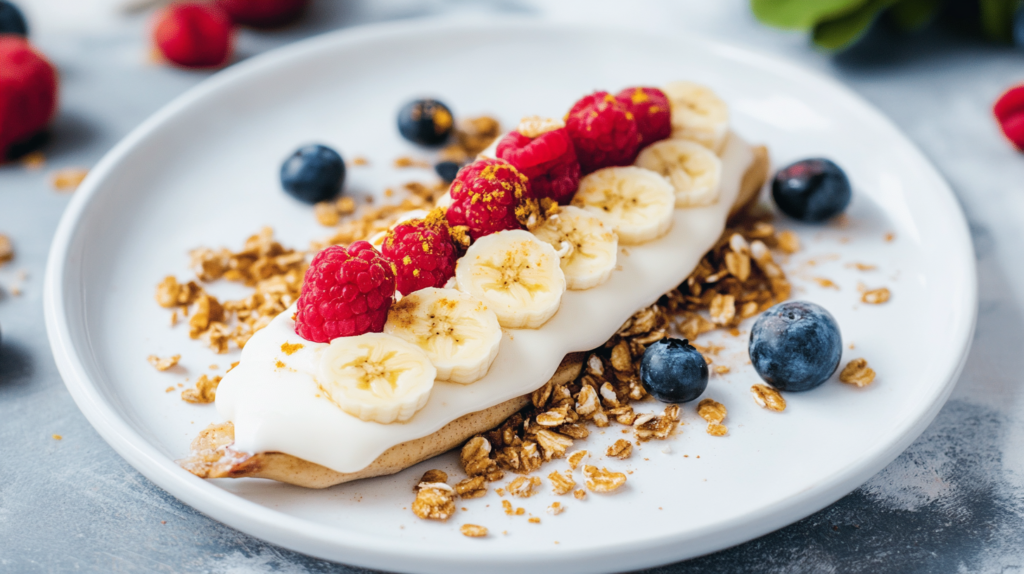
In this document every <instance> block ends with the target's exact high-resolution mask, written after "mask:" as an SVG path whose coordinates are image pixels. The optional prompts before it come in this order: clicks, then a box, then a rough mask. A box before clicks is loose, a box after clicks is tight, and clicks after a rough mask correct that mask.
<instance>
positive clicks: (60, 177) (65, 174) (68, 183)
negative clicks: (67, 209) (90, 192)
mask: <svg viewBox="0 0 1024 574" xmlns="http://www.w3.org/2000/svg"><path fill="white" fill-rule="evenodd" d="M87 175H89V170H87V169H83V168H79V167H67V168H64V169H58V170H57V171H55V172H53V173H52V174H50V185H51V186H53V189H56V190H57V191H75V190H76V189H78V186H79V185H81V183H82V180H84V179H85V176H87Z"/></svg>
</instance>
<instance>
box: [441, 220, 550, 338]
mask: <svg viewBox="0 0 1024 574" xmlns="http://www.w3.org/2000/svg"><path fill="white" fill-rule="evenodd" d="M455 281H456V284H457V285H458V289H459V291H462V292H463V293H468V294H469V295H472V296H473V297H476V298H477V299H479V300H481V301H483V302H484V304H486V305H487V307H488V308H489V309H491V310H492V311H494V314H495V315H497V316H498V323H499V324H501V326H502V327H506V328H509V329H536V328H537V327H540V326H541V325H543V324H544V322H545V321H547V320H548V319H550V318H551V316H552V315H554V314H555V312H556V311H558V305H559V304H560V303H561V301H562V294H563V293H565V274H564V273H562V269H561V268H560V267H559V258H558V254H556V253H555V250H554V248H552V247H551V246H550V245H548V244H547V243H545V242H543V241H541V240H539V239H537V238H536V237H535V236H534V235H533V234H532V233H530V232H529V231H524V230H522V229H514V230H509V231H499V232H497V233H492V234H490V235H487V236H485V237H481V238H480V239H477V240H476V241H475V242H474V243H473V245H471V246H470V247H469V249H468V250H467V251H466V254H465V255H464V256H463V257H462V258H461V259H459V262H458V264H457V265H456V267H455Z"/></svg>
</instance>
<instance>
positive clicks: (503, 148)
mask: <svg viewBox="0 0 1024 574" xmlns="http://www.w3.org/2000/svg"><path fill="white" fill-rule="evenodd" d="M560 124H561V122H557V123H556V122H553V121H550V120H549V121H548V122H546V123H542V121H540V120H539V119H538V120H534V119H533V118H528V119H526V120H523V121H522V122H521V123H520V124H519V128H518V129H516V131H514V132H509V133H508V135H506V136H505V137H503V138H502V139H501V141H500V142H498V149H497V155H498V157H499V158H501V159H503V160H505V161H507V162H509V163H510V164H512V165H513V166H515V167H516V169H518V170H519V171H520V172H521V173H522V174H523V175H525V176H526V177H527V178H528V179H529V180H530V191H531V192H532V193H533V196H534V197H536V198H537V199H540V198H542V197H547V198H550V199H552V200H554V201H556V202H558V203H560V204H562V205H568V204H569V202H570V201H571V200H572V196H573V194H575V193H576V188H577V187H579V183H580V162H579V161H577V159H576V148H575V147H574V146H573V143H572V139H571V138H569V132H567V131H566V130H565V127H562V126H561V125H560ZM552 128H553V129H552Z"/></svg>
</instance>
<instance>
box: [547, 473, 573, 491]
mask: <svg viewBox="0 0 1024 574" xmlns="http://www.w3.org/2000/svg"><path fill="white" fill-rule="evenodd" d="M548 480H550V481H551V490H552V492H554V493H555V494H558V495H562V494H568V493H569V492H572V489H573V488H575V487H576V480H575V479H573V477H572V471H569V470H567V471H564V472H558V471H555V472H552V473H551V474H549V475H548Z"/></svg>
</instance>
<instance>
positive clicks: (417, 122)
mask: <svg viewBox="0 0 1024 574" xmlns="http://www.w3.org/2000/svg"><path fill="white" fill-rule="evenodd" d="M454 123H455V122H454V120H453V119H452V112H451V110H450V109H448V106H446V105H444V104H442V103H441V102H439V101H437V100H413V101H411V102H409V103H408V104H405V106H403V107H402V109H401V110H400V111H399V112H398V131H399V132H401V134H402V137H404V138H405V139H407V140H409V141H411V142H412V143H416V144H420V145H426V146H436V145H441V144H443V143H444V142H445V140H447V139H448V135H449V134H451V133H452V125H453V124H454Z"/></svg>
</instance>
